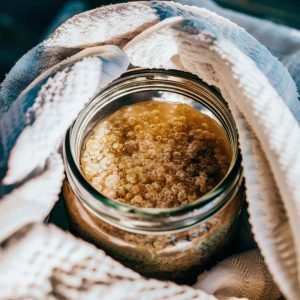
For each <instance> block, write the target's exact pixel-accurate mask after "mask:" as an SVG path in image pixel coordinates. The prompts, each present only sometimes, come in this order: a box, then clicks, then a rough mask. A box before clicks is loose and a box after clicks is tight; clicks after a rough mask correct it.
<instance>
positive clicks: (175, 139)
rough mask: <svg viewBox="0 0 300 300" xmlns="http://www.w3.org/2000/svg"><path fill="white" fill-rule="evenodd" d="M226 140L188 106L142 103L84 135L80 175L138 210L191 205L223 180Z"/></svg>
mask: <svg viewBox="0 0 300 300" xmlns="http://www.w3.org/2000/svg"><path fill="white" fill-rule="evenodd" d="M230 160H231V150H230V145H229V142H228V138H227V137H226V135H225V132H224V131H223V129H222V128H221V127H220V126H219V125H218V123H217V122H216V121H215V120H213V119H212V118H210V117H209V116H207V115H205V114H203V113H201V112H199V111H198V110H196V109H194V108H192V107H190V106H189V105H186V104H179V103H171V102H160V101H145V102H140V103H137V104H133V105H130V106H125V107H123V108H121V109H120V110H118V111H116V112H115V113H113V114H111V115H110V116H108V117H107V118H105V119H104V120H101V121H100V122H99V123H98V124H96V126H95V127H94V128H93V129H92V130H91V132H90V133H89V134H88V135H87V137H86V139H85V142H84V146H83V148H82V152H81V158H80V163H81V169H82V171H83V174H84V175H85V177H86V178H87V180H88V181H89V182H90V183H91V184H92V185H93V186H94V187H95V188H96V189H97V190H98V191H99V192H101V193H102V194H103V195H104V196H106V197H108V198H110V199H113V200H116V201H119V202H122V203H126V204H128V205H132V206H136V207H146V208H172V207H178V206H181V205H185V204H188V203H191V202H193V201H195V200H196V199H198V198H199V197H201V196H202V195H204V194H206V193H207V192H209V191H210V190H212V189H213V188H214V187H215V186H216V185H217V184H218V183H219V182H220V180H222V178H223V177H224V176H225V175H226V173H227V171H228V168H229V164H230Z"/></svg>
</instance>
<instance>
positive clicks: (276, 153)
mask: <svg viewBox="0 0 300 300" xmlns="http://www.w3.org/2000/svg"><path fill="white" fill-rule="evenodd" d="M189 2H193V1H189ZM194 2H196V1H194ZM199 3H200V4H201V2H200V1H199V2H198V1H197V4H198V5H199ZM203 4H205V5H208V6H210V7H209V8H211V9H215V10H218V12H220V13H221V14H224V15H226V16H228V17H231V18H232V19H234V20H235V21H237V22H238V23H240V24H242V25H244V26H247V27H249V28H250V27H251V26H253V28H255V24H256V23H255V22H256V21H253V19H248V18H247V17H245V18H242V17H241V16H240V15H238V14H232V13H230V12H228V11H225V10H220V9H219V8H218V7H216V6H214V4H213V3H211V2H206V3H204V1H203ZM257 22H258V23H257V24H262V23H259V21H257ZM264 24H265V26H266V28H268V26H269V28H275V27H272V26H275V25H271V24H269V23H264ZM257 26H258V28H259V27H260V25H257ZM276 28H278V33H279V38H280V40H281V41H284V40H285V39H286V40H289V43H290V44H291V45H294V47H291V48H288V47H287V45H288V43H286V44H285V45H281V48H280V50H282V51H279V52H280V53H283V50H285V51H286V55H283V54H281V56H280V59H281V60H282V61H283V62H284V63H285V64H286V66H287V67H288V68H289V70H290V72H291V74H292V75H294V79H295V80H296V81H298V78H297V76H298V75H297V73H296V72H295V69H294V68H295V64H293V63H291V62H292V61H293V59H294V58H295V57H297V55H298V51H299V50H298V49H299V48H297V47H298V44H297V42H295V41H299V32H298V31H296V30H289V29H287V28H284V27H280V26H277V27H276ZM288 30H289V31H288ZM254 31H255V30H254V29H253V32H254ZM256 34H257V38H259V39H263V33H262V31H260V30H258V31H257V32H256ZM265 34H266V35H268V34H271V33H269V31H266V33H265ZM272 34H273V33H272ZM288 34H289V35H290V37H289V38H288V36H287V35H288ZM266 44H267V45H268V46H270V48H272V47H273V48H272V51H273V53H275V54H276V52H275V51H276V43H275V42H274V41H272V40H268V39H266ZM103 45H105V46H103ZM278 49H279V48H278ZM292 50H293V51H292ZM129 62H130V63H131V64H132V65H134V66H137V67H150V68H154V67H155V68H157V67H158V68H166V69H168V68H172V69H181V70H185V71H189V72H191V73H194V74H196V75H198V76H199V77H200V78H201V79H203V80H204V81H206V82H207V83H208V84H212V85H215V86H216V87H218V88H219V89H220V91H221V93H222V95H223V97H224V98H225V99H226V100H227V101H228V104H229V107H230V109H231V111H232V114H233V116H234V118H235V121H236V124H237V128H238V131H239V137H240V148H241V153H242V156H243V168H244V175H245V181H246V187H247V188H246V194H247V201H248V204H249V208H248V209H249V214H250V222H251V224H252V228H253V233H254V236H255V239H256V241H257V244H258V246H259V248H260V251H261V254H262V256H263V258H264V261H265V262H266V265H267V267H268V269H269V271H270V273H271V275H272V277H273V279H274V281H275V283H276V285H277V286H278V287H279V288H280V290H281V292H282V293H283V294H284V296H285V297H286V298H287V299H298V298H299V295H300V239H299V238H297V231H298V228H299V225H300V224H299V223H300V216H299V214H300V203H299V202H300V185H299V184H298V180H299V178H300V152H299V151H298V147H299V145H300V129H299V123H298V121H299V120H300V107H299V101H298V95H297V88H296V84H295V82H294V81H293V79H292V77H291V75H290V73H289V72H288V70H287V69H286V68H285V67H284V66H283V65H282V64H281V63H280V62H279V61H278V59H276V58H275V57H274V56H273V55H272V54H271V53H270V52H269V51H268V50H267V48H265V47H264V46H263V45H262V44H260V43H259V42H258V41H257V40H256V39H255V38H253V37H252V36H251V35H250V34H248V33H247V32H246V31H245V30H244V29H242V28H241V27H239V26H237V25H236V24H234V23H232V22H230V21H229V20H228V19H225V18H223V17H221V16H219V15H217V14H215V13H213V12H211V11H209V10H207V9H203V8H198V7H195V6H183V5H181V4H178V3H173V2H165V1H145V2H143V1H140V2H131V3H126V4H119V5H115V6H107V7H102V8H98V9H95V10H92V11H89V12H85V13H82V14H80V15H77V16H75V17H73V18H71V19H69V20H68V21H66V22H65V23H64V24H63V25H62V26H60V27H59V28H58V29H57V30H56V31H55V32H54V33H53V34H52V35H51V36H50V37H49V38H48V39H47V40H45V41H44V42H42V43H41V44H39V45H38V46H36V47H35V48H34V49H32V50H31V51H29V52H28V53H27V54H26V55H25V56H24V57H22V58H21V59H20V60H19V61H18V62H17V64H16V65H15V67H14V68H13V69H12V70H11V72H10V73H9V74H8V76H7V77H6V79H5V80H4V82H3V83H2V88H1V91H0V112H1V120H0V130H1V132H0V134H1V137H0V151H1V164H0V176H1V178H2V182H1V195H2V198H1V201H0V239H1V240H5V239H7V238H9V237H10V239H9V240H8V242H6V243H5V244H4V246H3V251H2V252H3V253H2V255H1V256H0V265H1V266H3V268H0V279H1V280H0V287H1V288H0V299H1V297H3V298H4V299H7V298H9V297H10V298H13V299H14V298H18V297H19V298H21V297H29V298H30V297H31V298H34V297H36V298H37V299H45V298H47V297H48V298H49V299H53V298H54V299H61V298H63V297H65V298H67V299H80V297H83V296H86V297H87V296H89V297H90V299H94V298H97V297H99V295H101V296H103V295H106V296H104V297H107V299H136V297H138V296H137V295H139V298H143V297H144V298H145V299H146V297H147V299H148V298H149V299H161V298H165V299H191V298H193V299H215V298H214V296H209V295H208V294H214V295H215V296H216V297H218V298H219V299H226V298H228V297H229V298H231V297H248V298H249V299H277V298H278V297H279V292H278V290H277V288H276V286H275V285H274V283H273V281H272V280H271V276H270V274H269V273H268V270H267V269H266V267H265V265H264V263H263V259H262V257H261V256H260V254H259V253H258V252H257V251H254V252H251V253H246V254H243V255H241V256H236V257H233V258H231V259H229V260H226V261H224V262H222V263H221V264H220V265H218V266H217V267H216V268H215V269H213V270H211V271H210V272H208V273H206V274H202V275H201V276H200V277H199V281H198V283H197V284H196V285H195V287H196V288H200V289H202V290H203V291H206V293H205V292H203V291H202V290H199V289H192V288H190V287H182V286H181V287H180V286H176V285H175V284H172V283H168V284H165V283H162V282H159V281H152V280H146V279H143V278H141V277H140V276H139V275H137V274H135V273H133V272H132V271H130V270H127V269H125V268H124V267H122V266H120V265H119V264H118V263H117V262H114V261H112V260H110V259H108V258H107V257H106V258H105V256H104V254H103V252H101V251H100V250H99V251H96V250H95V249H94V248H93V247H92V246H90V245H87V244H86V243H84V242H80V241H75V240H74V239H73V238H72V237H70V236H69V235H65V239H64V243H62V242H61V241H62V240H63V238H62V235H64V234H63V233H62V232H60V231H59V230H58V229H55V228H53V227H51V226H50V227H49V226H45V225H38V224H37V225H35V226H29V225H28V224H32V223H37V222H41V221H42V220H43V219H44V218H45V216H46V215H47V214H48V212H49V211H50V209H51V207H52V206H53V204H54V202H55V201H56V200H57V195H58V193H59V190H60V186H61V182H62V178H63V167H62V161H61V158H60V156H59V155H58V154H57V153H56V149H57V144H58V142H59V140H60V138H61V137H62V136H63V134H64V133H65V131H66V129H67V128H68V126H69V125H70V124H71V122H72V121H73V120H74V118H75V117H76V115H77V114H78V112H79V111H80V110H81V109H82V108H83V106H84V104H85V103H86V102H87V101H89V100H90V99H91V98H92V97H93V95H95V93H97V92H98V91H99V89H101V88H102V87H103V86H105V85H106V84H107V83H108V82H110V81H111V80H113V79H114V78H117V77H118V76H119V75H120V74H121V73H123V72H124V71H125V70H126V68H127V67H128V64H129ZM297 120H298V121H297ZM45 236H49V241H48V243H46V242H43V240H44V238H45ZM39 241H40V242H39ZM75 244H76V245H77V246H75ZM58 245H61V247H62V249H64V250H63V251H62V253H63V254H62V255H61V256H59V255H56V254H57V251H56V250H57V249H58V248H57V247H58ZM37 254H38V255H37ZM71 254H72V255H73V256H72V255H71ZM69 255H71V257H69ZM49 256H50V257H52V258H53V259H51V260H49V259H47V257H49ZM66 257H68V259H66ZM95 263H97V264H98V265H97V267H96V269H95V270H97V272H96V273H93V272H90V269H89V268H90V266H91V265H93V264H95ZM41 264H42V265H43V266H45V267H44V268H41ZM8 270H9V271H8ZM42 270H44V271H42ZM78 270H81V271H82V272H85V273H80V272H81V271H78ZM87 270H88V271H87ZM224 270H225V271H224ZM89 272H90V273H89ZM111 272H115V273H113V274H111ZM224 272H225V273H226V274H227V276H222V274H223V273H224ZM16 274H18V275H19V276H18V279H17V280H16V279H13V278H15V277H16ZM20 274H23V275H24V276H20ZM84 274H86V275H84ZM25 275H26V276H25ZM85 276H86V277H85ZM99 278H100V279H99ZM104 278H105V279H104ZM118 278H123V281H122V280H120V281H118V280H117V279H118ZM83 279H84V280H83ZM122 282H123V285H122ZM129 286H130V287H131V288H130V295H129V294H128V293H129V292H128V287H129ZM113 287H117V288H113ZM2 295H3V296H2ZM5 297H6V298H5ZM176 297H177V298H176Z"/></svg>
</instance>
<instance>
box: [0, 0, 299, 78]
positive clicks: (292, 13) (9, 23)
mask: <svg viewBox="0 0 300 300" xmlns="http://www.w3.org/2000/svg"><path fill="white" fill-rule="evenodd" d="M119 2H125V1H117V0H116V1H112V0H108V1H101V0H78V1H70V0H0V82H1V81H2V80H3V78H4V75H5V73H7V72H8V71H9V69H10V68H11V67H12V66H13V64H14V63H15V61H16V60H17V59H18V58H19V57H20V56H21V55H23V54H24V53H25V52H26V51H28V50H29V49H30V48H32V47H33V46H34V45H36V44H37V43H39V42H40V41H41V40H43V39H44V38H45V37H46V36H47V34H49V33H50V32H51V31H53V30H54V28H55V27H57V26H58V25H59V23H60V21H62V20H64V19H65V18H66V17H67V16H69V15H66V14H65V13H64V12H65V11H66V9H65V8H66V6H68V7H69V8H70V7H71V10H72V12H73V13H74V14H75V13H79V12H81V11H83V10H88V9H92V8H95V7H98V6H102V5H106V4H111V3H119ZM216 2H217V3H218V4H220V5H222V6H225V7H229V8H232V9H235V10H237V11H241V12H246V13H249V14H251V15H254V16H258V17H262V18H268V19H271V20H273V21H275V22H279V23H283V24H287V25H290V26H293V27H296V28H300V17H299V16H300V0H282V1H278V0H277V1H276V0H261V1H259V0H216Z"/></svg>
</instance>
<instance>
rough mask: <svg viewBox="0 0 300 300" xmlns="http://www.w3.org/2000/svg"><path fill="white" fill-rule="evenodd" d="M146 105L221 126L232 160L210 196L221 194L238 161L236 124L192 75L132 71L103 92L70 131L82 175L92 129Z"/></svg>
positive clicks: (214, 95) (223, 105)
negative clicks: (180, 110) (185, 108)
mask: <svg viewBox="0 0 300 300" xmlns="http://www.w3.org/2000/svg"><path fill="white" fill-rule="evenodd" d="M144 101H164V102H173V103H183V104H186V105H189V106H191V107H193V108H194V109H196V110H198V111H199V112H201V113H202V114H205V115H207V116H209V117H210V118H212V119H213V120H215V121H216V122H217V123H218V124H219V125H220V127H221V128H222V129H223V130H224V132H225V135H226V136H227V138H228V141H229V143H230V146H231V150H232V160H231V164H230V167H229V169H228V172H227V174H226V175H225V177H224V178H223V180H221V181H220V183H219V184H218V185H217V186H216V187H215V188H214V189H213V190H212V191H211V192H209V193H208V194H211V193H213V192H214V190H218V189H219V188H220V187H221V186H222V182H223V181H224V180H225V179H226V177H228V174H229V173H230V172H231V171H232V169H233V167H234V165H235V164H236V161H237V157H238V147H237V144H238V143H237V133H236V130H235V124H234V121H233V118H232V116H231V114H230V111H229V109H228V107H227V104H226V102H225V101H224V100H223V98H222V97H221V95H220V94H219V93H218V91H217V90H216V89H214V88H213V87H210V86H208V85H206V84H205V83H204V82H202V81H201V80H200V79H198V78H197V77H195V76H193V75H190V74H187V73H184V72H179V71H166V70H137V71H129V72H128V73H127V74H125V75H124V77H123V78H120V79H117V80H116V81H114V82H113V83H112V84H111V85H109V86H108V87H106V88H105V89H104V90H102V91H101V92H100V94H99V95H97V96H96V97H95V98H94V99H93V100H92V101H91V102H90V103H89V104H88V105H87V107H86V108H85V109H84V110H83V112H82V113H81V114H80V115H79V117H78V118H77V120H76V121H75V123H74V125H73V127H72V128H71V129H70V149H71V153H72V157H73V159H74V162H75V164H76V166H77V169H78V170H79V172H80V173H81V175H82V176H83V177H84V175H83V173H82V171H81V168H80V154H81V150H82V147H83V144H84V141H85V138H86V136H87V135H88V133H89V132H90V131H91V129H92V128H93V127H94V126H95V125H96V124H97V123H99V122H100V121H101V120H103V119H105V118H106V117H108V116H109V115H111V114H112V113H114V112H115V111H117V110H119V109H120V108H122V107H124V106H128V105H132V104H135V103H138V102H144ZM99 194H100V193H99ZM205 196H206V195H205ZM205 196H204V197H201V198H203V199H198V200H196V201H195V202H201V201H203V202H206V201H207V199H209V195H208V196H207V197H205Z"/></svg>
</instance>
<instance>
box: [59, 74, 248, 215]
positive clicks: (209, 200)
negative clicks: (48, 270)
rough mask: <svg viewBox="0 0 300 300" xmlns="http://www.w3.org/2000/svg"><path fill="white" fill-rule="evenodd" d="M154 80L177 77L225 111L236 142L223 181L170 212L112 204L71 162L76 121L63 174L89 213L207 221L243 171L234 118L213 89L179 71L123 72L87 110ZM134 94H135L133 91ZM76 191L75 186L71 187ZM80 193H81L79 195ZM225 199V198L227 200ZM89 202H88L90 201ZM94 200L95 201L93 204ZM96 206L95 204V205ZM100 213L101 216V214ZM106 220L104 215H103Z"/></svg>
mask: <svg viewBox="0 0 300 300" xmlns="http://www.w3.org/2000/svg"><path fill="white" fill-rule="evenodd" d="M147 76H148V77H149V76H150V77H151V76H152V77H153V78H155V76H171V77H175V78H176V77H178V78H184V80H186V81H189V82H190V83H191V84H192V85H194V87H198V88H202V89H205V90H206V91H207V92H208V93H210V94H211V95H214V96H215V97H216V99H218V100H219V101H220V103H221V104H222V106H223V108H224V109H225V111H226V113H228V116H227V118H229V121H230V122H231V124H230V125H231V127H233V128H231V129H232V134H233V135H234V136H233V139H234V141H235V145H234V147H235V148H234V149H233V150H234V151H233V154H232V160H231V163H230V166H229V169H228V171H227V173H226V175H225V176H224V177H223V179H222V180H221V181H220V182H219V183H218V184H217V185H216V186H215V187H214V188H213V189H212V190H210V191H209V192H208V193H206V194H204V195H203V196H201V197H200V198H198V199H197V200H195V201H193V202H191V203H188V204H186V205H182V206H178V207H173V208H140V207H134V206H130V205H128V204H124V203H120V202H117V201H115V200H111V199H109V198H107V197H105V196H104V195H102V194H101V193H100V192H99V191H97V190H96V189H95V188H94V187H93V186H92V185H91V184H90V183H89V182H88V180H87V179H86V178H85V177H84V175H83V174H82V172H81V169H80V167H79V166H78V164H77V163H76V161H75V159H74V152H73V151H72V145H71V137H72V134H74V132H73V130H74V125H75V124H76V121H77V120H78V118H79V117H78V118H77V119H76V121H75V122H74V124H73V126H72V127H71V128H69V130H68V131H67V134H66V137H65V142H64V151H63V152H64V153H63V154H64V160H65V165H66V172H67V175H68V177H72V178H73V179H74V180H75V181H76V182H77V184H80V185H81V186H82V187H83V188H84V190H85V192H86V193H87V194H88V195H90V196H92V198H93V199H92V200H93V201H86V200H87V199H85V197H82V200H84V204H85V205H86V206H87V207H88V208H90V209H91V210H92V211H96V212H97V213H98V212H99V209H100V210H101V208H103V207H106V208H107V209H109V210H110V212H112V211H115V212H119V213H123V214H126V215H127V216H128V215H138V216H143V217H146V218H147V217H148V218H153V217H160V218H163V217H170V216H174V217H177V216H178V217H180V216H182V215H185V214H186V213H189V212H191V211H193V210H196V209H197V210H202V214H201V215H202V217H208V216H209V215H211V214H213V213H214V212H215V211H216V210H217V209H218V208H219V207H220V206H223V205H224V204H225V203H226V202H227V199H225V198H224V196H223V197H221V195H222V194H223V193H224V191H225V190H226V189H228V187H230V186H235V185H237V184H240V182H241V178H242V170H241V155H240V153H239V151H238V135H237V131H236V129H235V123H234V120H233V117H232V116H231V114H230V110H229V108H228V107H227V103H226V101H225V100H224V99H223V97H222V96H221V94H220V92H219V91H218V90H217V89H216V88H215V87H212V86H209V85H208V84H206V83H205V82H203V81H202V80H201V79H200V78H198V77H197V76H195V75H193V74H190V73H186V72H183V71H178V70H164V69H133V70H129V71H127V72H125V73H124V74H123V75H122V76H121V77H120V78H119V79H117V80H115V81H113V82H112V83H111V84H109V85H108V86H106V87H105V88H104V89H103V90H101V92H100V93H98V94H97V95H96V96H95V97H94V98H93V100H92V101H91V102H90V103H89V104H88V105H87V107H89V106H90V105H92V103H93V102H94V101H96V100H97V99H98V98H99V97H100V96H101V95H104V94H105V93H107V92H108V91H111V90H112V89H114V88H115V87H116V86H118V85H120V84H122V83H123V82H125V81H126V80H127V81H128V80H130V79H134V78H139V77H140V78H141V77H147ZM135 91H136V90H135ZM87 107H86V108H85V109H84V110H83V111H82V112H81V113H80V115H79V116H81V115H82V114H83V113H84V111H85V110H86V109H87ZM72 187H73V188H75V189H76V187H75V186H72ZM78 193H80V191H78ZM227 198H228V197H227ZM89 200H91V199H89ZM94 200H96V201H94ZM97 202H98V203H97ZM99 203H100V204H101V207H100V206H99ZM100 213H103V211H101V212H100ZM105 215H106V216H107V213H106V214H105Z"/></svg>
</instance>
